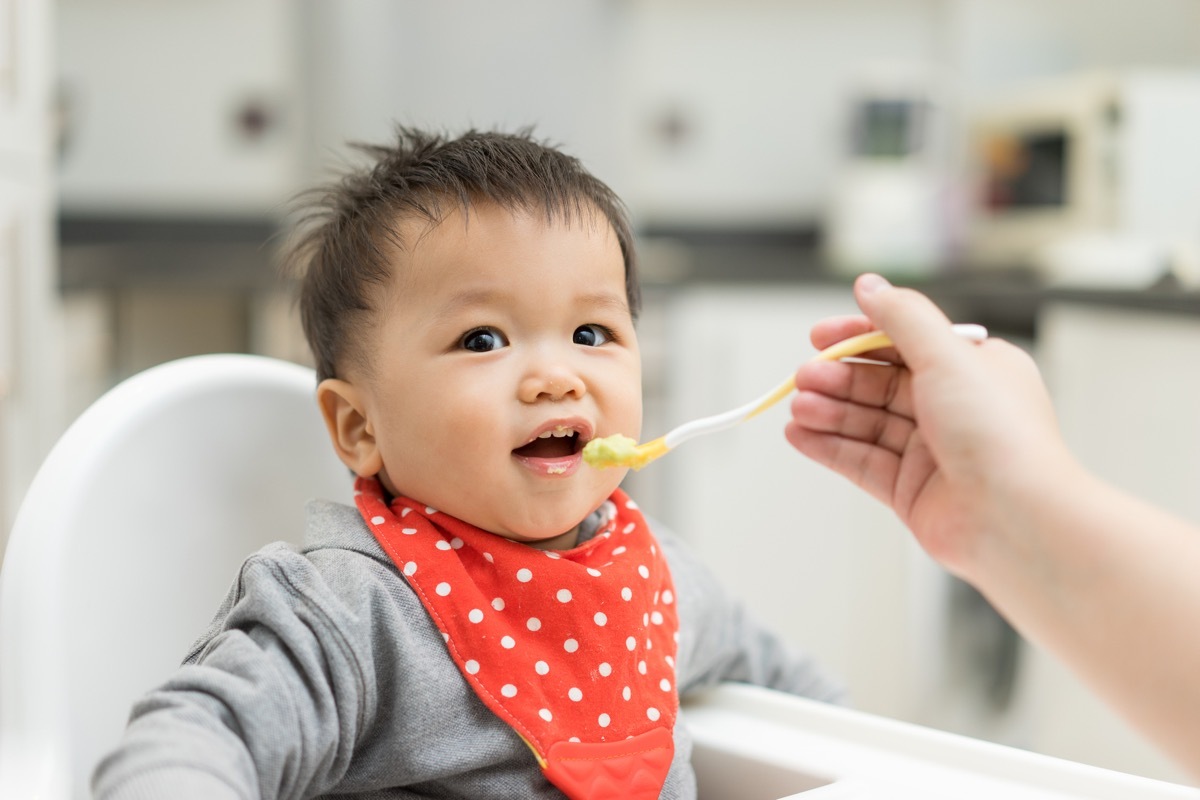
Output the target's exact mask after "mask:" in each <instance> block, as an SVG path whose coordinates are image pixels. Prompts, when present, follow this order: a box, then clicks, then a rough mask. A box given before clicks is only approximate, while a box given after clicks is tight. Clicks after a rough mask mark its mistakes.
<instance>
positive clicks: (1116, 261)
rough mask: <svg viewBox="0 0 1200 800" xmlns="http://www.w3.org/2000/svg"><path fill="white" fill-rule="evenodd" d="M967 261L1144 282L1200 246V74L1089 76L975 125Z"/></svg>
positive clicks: (1041, 87)
mask: <svg viewBox="0 0 1200 800" xmlns="http://www.w3.org/2000/svg"><path fill="white" fill-rule="evenodd" d="M969 139H970V148H969V152H970V153H971V154H972V166H973V172H974V176H973V178H974V179H973V181H972V184H973V189H974V192H973V193H974V203H973V209H972V213H971V214H970V215H969V228H968V235H967V240H966V245H967V261H968V263H969V264H970V265H972V266H975V267H980V268H1001V267H1016V268H1025V269H1029V268H1032V269H1033V270H1034V271H1036V272H1039V273H1042V275H1043V277H1047V278H1049V279H1051V281H1055V280H1059V281H1062V282H1069V281H1070V280H1074V279H1080V280H1083V281H1084V282H1091V283H1126V284H1132V283H1142V282H1146V281H1153V280H1154V279H1155V278H1156V277H1161V275H1159V274H1157V273H1161V271H1162V270H1163V269H1166V268H1170V264H1171V260H1172V259H1173V258H1174V257H1176V255H1178V254H1183V253H1186V254H1190V255H1194V254H1195V253H1196V252H1197V250H1198V249H1200V70H1197V71H1149V70H1132V71H1124V72H1106V73H1088V74H1079V75H1070V76H1064V77H1061V78H1057V79H1053V80H1048V81H1046V82H1043V83H1038V84H1036V85H1029V86H1026V87H1023V88H1021V89H1019V90H1017V91H1014V92H1011V93H1009V94H1007V95H1005V96H1003V97H1000V98H996V99H994V100H991V101H988V102H984V103H980V104H979V105H978V106H977V107H976V108H975V110H974V111H973V112H971V117H970V119H969Z"/></svg>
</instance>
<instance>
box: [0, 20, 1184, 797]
mask: <svg viewBox="0 0 1200 800" xmlns="http://www.w3.org/2000/svg"><path fill="white" fill-rule="evenodd" d="M1197 74H1200V3H1197V2H1195V0H1106V2H1094V0H689V1H688V2H685V1H684V0H570V1H569V2H554V1H553V0H510V2H505V3H495V2H487V0H458V1H455V2H441V3H422V2H414V1H411V0H409V1H405V2H399V1H388V0H339V2H336V3H335V2H321V0H306V1H305V2H291V1H290V0H255V2H241V1H240V0H175V1H174V2H158V1H156V0H59V2H57V3H53V4H51V3H48V2H46V3H43V2H38V0H5V1H4V2H0V518H2V519H3V520H4V524H3V527H0V531H7V530H8V528H9V525H10V524H11V520H12V518H13V517H14V515H15V513H16V509H17V507H18V505H19V503H20V499H21V497H22V494H23V492H24V489H25V487H26V486H27V484H28V481H29V479H30V478H31V477H32V474H33V472H34V471H35V470H36V468H37V465H38V464H39V463H40V461H41V459H42V458H43V457H44V455H45V453H46V452H47V450H48V449H49V447H50V446H51V445H52V444H53V442H54V440H55V438H56V437H57V436H58V435H59V433H61V431H62V430H63V429H64V428H65V426H66V425H67V424H68V423H69V422H70V420H71V419H73V418H74V417H75V416H76V415H77V414H78V413H79V412H80V411H82V410H83V408H85V407H86V406H87V404H88V403H90V402H91V401H92V400H94V399H95V398H96V397H97V396H98V395H99V394H101V393H102V392H103V391H104V390H106V389H107V388H109V387H111V386H112V385H113V384H114V383H115V382H117V381H119V380H120V379H122V378H124V377H127V376H129V375H131V374H133V373H134V372H137V371H139V370H141V369H144V368H146V367H149V366H151V365H153V364H156V363H160V362H162V361H165V360H169V359H172V358H177V357H181V356H185V355H190V354H194V353H201V352H215V351H247V352H259V353H266V354H269V355H274V356H278V357H282V358H287V359H292V360H297V361H300V362H305V361H306V359H307V354H306V351H305V347H304V345H303V342H302V339H301V337H300V336H299V334H298V325H297V321H296V318H295V314H294V313H293V309H292V306H291V303H290V297H289V294H288V286H287V283H286V281H284V280H283V279H281V278H280V277H279V276H278V275H277V274H276V272H275V271H274V264H273V254H274V252H275V250H276V248H277V246H278V244H279V241H280V236H281V235H282V233H281V231H282V230H283V229H284V227H285V225H286V220H287V201H288V199H289V198H290V197H291V196H292V195H293V194H294V193H295V192H296V191H297V190H299V189H301V188H303V187H304V186H306V185H309V184H311V183H312V182H313V181H316V180H327V179H329V178H330V177H332V176H333V174H334V173H335V171H336V170H337V168H338V167H339V166H340V165H342V164H344V163H345V162H346V160H347V159H349V158H352V157H353V156H352V155H351V154H350V152H349V151H348V150H347V148H346V144H345V143H346V142H347V141H349V140H360V141H378V140H385V139H387V138H388V136H389V132H390V130H391V127H392V125H393V123H394V122H396V121H400V122H406V123H413V124H421V125H431V126H435V127H439V128H445V129H447V130H451V131H455V130H460V129H462V128H464V127H466V126H478V127H494V126H501V127H505V128H510V129H512V128H517V127H521V126H525V125H530V124H532V125H535V126H536V128H535V129H536V131H537V132H538V133H539V134H541V135H542V136H544V137H547V138H550V139H552V140H555V141H557V142H559V143H561V144H563V145H564V146H565V148H566V149H567V150H569V151H570V152H572V153H574V154H576V155H578V156H580V157H581V158H582V159H583V160H584V161H585V163H587V164H588V165H590V166H591V168H592V169H593V170H594V171H595V172H596V173H597V174H599V175H600V177H602V178H603V179H605V180H607V181H608V182H609V183H610V184H611V185H612V186H613V187H614V188H615V189H616V190H617V191H618V192H619V193H620V194H621V195H622V196H623V197H624V198H625V199H626V201H627V202H628V204H629V206H630V208H631V210H632V212H633V215H634V218H635V221H636V224H637V228H638V230H639V233H640V237H641V248H642V254H643V259H644V267H643V269H644V279H645V284H646V298H647V303H646V306H647V307H646V310H645V314H644V317H643V320H642V322H641V332H642V337H643V348H644V352H645V379H646V425H645V431H646V433H647V434H654V433H657V432H661V431H663V430H666V429H667V428H668V427H670V426H671V425H672V424H674V423H678V422H680V421H683V420H686V419H690V418H693V417H695V416H699V415H703V414H707V413H713V412H716V411H722V410H725V409H726V408H728V407H731V406H733V405H736V404H738V403H740V402H743V401H745V400H747V399H749V398H750V397H753V396H756V395H758V394H759V393H761V392H762V391H764V390H765V389H767V388H769V387H771V386H773V385H775V383H776V382H777V381H778V380H779V379H780V377H781V376H782V375H785V374H786V373H787V372H788V371H789V370H791V369H793V368H794V366H795V365H796V364H797V363H799V362H800V361H801V360H803V359H804V358H805V357H806V356H807V355H808V354H809V353H810V352H811V348H810V346H809V345H808V341H807V330H808V328H809V327H810V325H811V324H812V322H814V321H815V320H817V319H819V318H821V317H824V316H827V315H829V314H834V313H842V312H847V311H850V310H852V308H853V304H852V301H851V299H850V295H849V291H848V286H849V280H850V276H851V275H853V274H854V273H855V272H856V271H858V270H860V269H864V268H871V269H879V270H883V271H885V272H888V273H889V274H891V275H892V276H893V277H894V279H896V280H897V281H903V282H908V283H912V284H914V285H920V286H922V287H924V288H925V289H926V290H927V291H929V292H930V293H931V294H933V295H934V296H935V298H937V299H938V300H939V301H940V302H941V303H943V305H944V306H945V307H946V308H947V309H948V311H949V312H950V313H951V314H952V316H954V317H956V318H957V319H958V320H960V321H973V322H981V323H984V324H987V325H988V326H989V327H991V329H992V330H993V333H995V334H997V335H1003V336H1006V337H1009V338H1012V339H1014V340H1016V341H1019V342H1020V343H1022V344H1023V345H1024V346H1026V347H1028V348H1029V349H1030V350H1031V351H1032V352H1033V353H1034V354H1035V355H1036V356H1037V358H1038V359H1039V361H1040V362H1041V364H1042V366H1043V369H1044V371H1045V374H1046V377H1047V380H1048V381H1049V383H1050V385H1051V388H1052V391H1053V393H1054V396H1055V400H1056V403H1057V406H1058V410H1059V413H1060V415H1061V418H1062V423H1063V426H1064V429H1065V431H1066V434H1067V436H1068V438H1069V439H1070V441H1071V443H1072V445H1073V446H1074V448H1075V449H1076V451H1077V452H1078V453H1079V454H1080V456H1081V457H1082V458H1083V459H1084V460H1085V461H1086V462H1087V463H1089V464H1090V465H1091V466H1092V467H1093V468H1094V469H1096V470H1097V471H1099V472H1100V473H1101V474H1103V475H1105V476H1106V477H1108V478H1109V479H1111V480H1113V481H1114V482H1116V483H1118V484H1121V485H1123V486H1125V487H1127V488H1129V489H1131V490H1132V491H1134V492H1137V493H1138V494H1141V495H1142V496H1144V497H1147V498H1148V499H1150V500H1152V501H1154V502H1157V503H1159V504H1161V505H1163V506H1166V507H1168V508H1170V509H1172V510H1174V511H1176V512H1177V513H1180V514H1182V515H1184V516H1185V517H1188V518H1190V519H1192V520H1195V521H1197V522H1200V492H1197V491H1196V487H1197V486H1200V446H1198V445H1200V415H1198V414H1197V413H1196V409H1197V408H1200V255H1198V254H1197V251H1198V250H1200V208H1198V207H1200V188H1198V187H1200V172H1198V171H1197V168H1196V161H1195V156H1194V155H1193V154H1192V153H1190V152H1189V150H1192V149H1195V148H1194V146H1193V145H1194V142H1196V141H1198V140H1200V139H1198V137H1200V110H1198V108H1197V106H1198V105H1200V100H1198V99H1197V97H1198V96H1200V89H1197V86H1198V84H1197V80H1198V79H1197V77H1196V76H1197ZM1047 81H1053V83H1052V84H1049V85H1047ZM1044 86H1045V87H1047V88H1045V89H1042V88H1039V87H1044ZM1005 98H1008V99H1005ZM1181 143H1182V146H1181ZM1014 165H1015V166H1014ZM981 198H986V199H981ZM1168 222H1169V223H1170V224H1168ZM784 415H785V411H784V410H783V409H775V410H774V411H773V412H772V413H770V414H766V415H763V418H762V419H759V420H757V421H755V422H754V423H753V424H751V425H747V426H743V427H742V428H741V429H739V431H738V432H736V433H730V434H726V435H723V436H718V437H710V439H709V440H705V441H697V442H694V443H689V444H688V445H687V448H686V449H685V450H681V451H680V452H679V453H678V454H675V455H672V456H671V457H670V458H668V459H664V460H663V461H662V462H659V463H658V464H656V465H655V467H654V468H652V469H648V470H646V471H645V472H642V473H638V474H637V475H636V476H633V477H632V478H631V479H630V481H629V486H628V488H629V490H630V491H631V492H633V493H634V494H635V496H637V497H638V498H639V500H640V501H641V504H642V505H643V507H645V508H646V509H648V510H649V511H650V513H652V514H654V515H656V516H657V517H659V518H660V519H661V520H663V521H664V522H665V523H667V524H669V525H671V526H672V527H674V528H675V529H676V530H678V531H679V532H680V533H682V534H683V535H685V536H686V537H687V538H689V539H690V540H691V541H692V543H693V544H694V545H695V546H696V547H697V548H698V549H699V550H700V552H701V553H702V554H703V555H704V556H705V557H706V558H708V559H709V560H710V562H711V563H712V564H713V565H714V566H716V567H717V568H718V569H719V570H720V573H721V574H722V576H723V577H724V578H725V579H726V582H727V583H728V585H729V586H730V587H731V588H732V589H733V590H734V591H735V592H737V593H738V594H739V595H741V596H742V597H743V598H744V599H745V601H746V603H747V604H748V605H749V606H750V607H751V608H752V609H753V610H754V611H755V613H757V614H758V615H760V616H761V617H763V618H764V619H765V620H767V621H768V622H770V623H771V624H773V625H775V626H776V627H778V628H779V629H780V630H781V631H783V632H784V633H785V634H786V636H787V637H788V638H789V640H790V641H792V642H793V644H795V646H797V647H799V648H803V649H805V650H808V651H810V652H812V653H813V654H814V655H816V656H817V657H818V658H819V659H821V660H822V661H823V662H824V663H825V664H827V665H828V667H829V668H830V670H831V671H833V672H834V673H836V674H838V675H840V676H842V677H843V678H844V679H845V680H846V682H847V683H848V685H849V687H850V690H851V693H852V696H853V699H854V702H855V705H856V706H857V707H859V708H862V709H864V710H867V711H871V712H875V713H880V714H884V715H888V716H892V717H896V718H899V719H904V720H910V721H915V722H919V723H922V724H927V725H933V726H936V727H940V728H945V729H948V730H953V731H957V732H962V733H966V734H969V735H972V736H978V737H983V738H987V739H992V740H995V741H1000V742H1004V743H1008V744H1012V745H1016V746H1019V747H1025V748H1031V749H1035V750H1039V751H1042V752H1047V753H1050V754H1053V755H1058V756H1063V757H1067V758H1072V759H1076V760H1081V761H1085V762H1089V763H1094V764H1099V765H1102V766H1107V767H1112V768H1115V769H1119V770H1125V771H1130V772H1136V773H1139V774H1145V775H1150V776H1153V777H1160V778H1166V779H1172V780H1183V774H1182V773H1181V772H1180V771H1179V770H1177V769H1176V768H1175V767H1173V766H1172V765H1170V764H1169V763H1168V762H1166V761H1165V759H1163V758H1162V757H1160V756H1158V755H1157V754H1156V753H1155V752H1154V751H1153V750H1152V749H1151V748H1150V747H1149V746H1148V745H1147V744H1146V743H1145V742H1144V741H1143V740H1142V739H1141V738H1140V737H1139V736H1138V735H1137V734H1135V733H1133V732H1132V731H1130V730H1129V729H1128V728H1127V727H1126V726H1125V725H1124V724H1123V723H1121V722H1120V721H1119V720H1117V719H1116V718H1115V717H1114V716H1113V715H1112V714H1111V713H1110V712H1108V711H1107V710H1106V709H1104V708H1103V707H1102V706H1101V705H1100V704H1099V703H1097V702H1096V701H1095V700H1093V699H1092V698H1091V697H1090V695H1089V694H1088V693H1087V692H1086V690H1084V689H1082V688H1081V687H1080V686H1079V685H1078V684H1077V682H1076V681H1075V680H1074V679H1073V678H1072V677H1071V676H1069V675H1067V674H1066V673H1065V672H1064V671H1063V670H1062V669H1061V668H1060V667H1058V666H1057V665H1056V664H1055V663H1054V662H1053V661H1051V660H1050V659H1048V658H1046V657H1045V656H1044V655H1043V654H1042V653H1041V652H1039V651H1038V650H1037V649H1036V648H1034V647H1032V646H1030V645H1029V644H1028V643H1025V642H1023V641H1021V640H1020V638H1019V637H1018V636H1016V635H1015V634H1014V633H1013V632H1012V631H1011V630H1010V629H1009V628H1008V627H1007V625H1005V623H1004V622H1003V620H1002V619H1000V618H999V617H998V616H997V615H996V614H995V613H994V612H993V611H992V610H991V609H990V607H988V605H987V604H986V602H984V601H983V600H982V599H981V598H980V597H979V596H978V595H977V594H975V593H974V592H972V591H971V590H969V589H968V588H966V587H965V586H963V585H962V584H959V583H958V582H956V581H954V580H952V579H950V578H948V577H946V576H945V575H943V574H942V573H941V572H940V571H938V570H937V569H936V568H935V567H933V566H932V565H931V564H930V562H929V561H928V559H927V558H925V556H924V555H923V554H922V553H921V552H920V551H919V550H918V549H917V548H916V547H915V546H914V545H913V544H912V543H911V541H910V539H909V537H908V536H907V535H906V534H905V533H904V531H903V529H902V528H901V527H900V526H899V525H898V523H896V522H895V521H894V520H893V519H892V518H891V516H890V514H888V513H887V512H885V511H884V510H883V509H882V508H879V507H877V506H876V505H874V504H873V501H870V500H869V499H867V498H866V497H865V496H863V495H860V494H859V493H858V492H857V491H856V490H853V489H851V488H850V487H849V486H848V485H845V484H844V482H843V481H841V480H840V479H838V478H836V477H834V476H831V475H828V474H825V473H824V472H822V471H821V470H820V469H818V468H816V467H814V466H812V465H810V464H807V463H805V462H804V461H803V460H802V459H801V458H800V457H799V456H798V455H796V454H795V453H794V452H793V451H791V450H790V448H789V447H788V446H787V445H786V443H785V442H784V440H783V437H782V433H781V429H782V426H783V420H784ZM2 542H3V539H2V538H0V543H2Z"/></svg>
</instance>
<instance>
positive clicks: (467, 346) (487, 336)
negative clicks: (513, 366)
mask: <svg viewBox="0 0 1200 800" xmlns="http://www.w3.org/2000/svg"><path fill="white" fill-rule="evenodd" d="M507 344H508V339H505V338H504V334H503V333H501V332H500V331H498V330H496V329H495V328H476V329H475V330H473V331H469V332H468V333H467V334H465V335H464V336H463V337H462V342H461V345H462V348H463V349H464V350H470V351H471V352H472V353H487V352H489V351H491V350H499V349H500V348H501V347H504V346H506V345H507Z"/></svg>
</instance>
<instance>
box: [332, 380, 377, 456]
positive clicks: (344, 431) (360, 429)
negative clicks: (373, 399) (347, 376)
mask: <svg viewBox="0 0 1200 800" xmlns="http://www.w3.org/2000/svg"><path fill="white" fill-rule="evenodd" d="M317 405H319V406H320V407H321V416H323V417H324V418H325V427H326V428H327V429H328V431H329V438H330V439H331V440H332V441H333V449H334V451H335V452H336V453H337V455H338V458H340V459H341V460H342V463H343V464H345V465H346V466H347V467H349V468H350V470H351V471H352V472H354V473H355V474H356V475H359V476H360V477H363V478H370V477H372V476H374V475H377V474H378V473H379V471H380V470H381V469H382V468H383V458H382V457H381V456H380V454H379V448H378V447H377V446H376V444H375V430H374V428H373V426H372V425H371V420H370V419H369V418H368V417H367V410H366V405H365V404H364V402H363V397H362V395H361V394H360V393H359V391H358V389H356V388H355V387H354V385H353V384H350V383H347V382H346V381H343V380H338V379H337V378H327V379H326V380H323V381H321V382H320V384H318V385H317Z"/></svg>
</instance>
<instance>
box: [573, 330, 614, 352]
mask: <svg viewBox="0 0 1200 800" xmlns="http://www.w3.org/2000/svg"><path fill="white" fill-rule="evenodd" d="M612 338H613V337H612V331H610V330H609V329H608V328H606V327H604V326H603V325H580V326H579V327H578V328H576V329H575V335H574V337H572V341H574V342H575V344H581V345H583V346H585V347H599V346H600V345H602V344H604V343H605V342H610V341H612Z"/></svg>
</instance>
